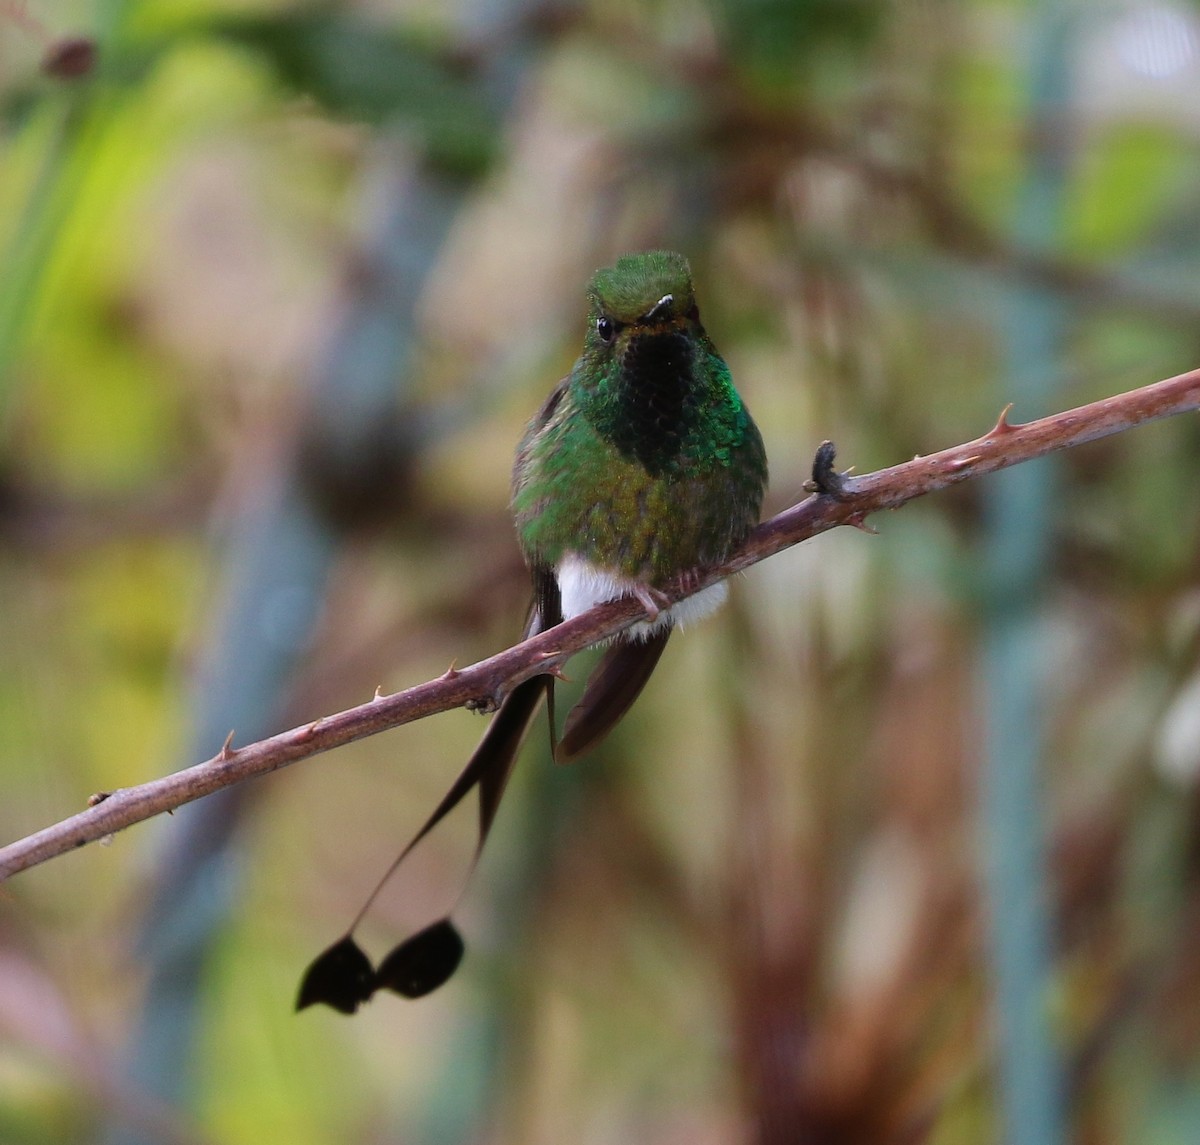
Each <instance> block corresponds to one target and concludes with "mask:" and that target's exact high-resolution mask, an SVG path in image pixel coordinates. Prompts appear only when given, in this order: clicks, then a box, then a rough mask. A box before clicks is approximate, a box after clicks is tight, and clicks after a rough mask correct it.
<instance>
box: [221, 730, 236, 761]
mask: <svg viewBox="0 0 1200 1145" xmlns="http://www.w3.org/2000/svg"><path fill="white" fill-rule="evenodd" d="M236 730H237V729H236V728H230V729H229V734H228V735H227V736H226V737H225V742H224V743H223V744H221V750H220V751H219V752H217V759H219V760H220V761H221V762H222V763H224V762H225V761H226V760H227V759H233V757H234V756H235V755H237V748H236V747H234V746H233V733H234V732H235V731H236Z"/></svg>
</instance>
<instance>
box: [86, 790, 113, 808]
mask: <svg viewBox="0 0 1200 1145" xmlns="http://www.w3.org/2000/svg"><path fill="white" fill-rule="evenodd" d="M110 798H112V792H111V791H94V792H92V794H91V795H89V796H88V797H87V805H88V806H89V807H99V806H100V804H101V803H103V802H104V801H105V800H106V799H110Z"/></svg>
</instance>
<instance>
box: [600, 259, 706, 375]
mask: <svg viewBox="0 0 1200 1145" xmlns="http://www.w3.org/2000/svg"><path fill="white" fill-rule="evenodd" d="M699 330H700V313H699V311H698V310H697V308H696V295H695V291H694V290H693V289H692V272H691V268H690V267H689V266H688V262H687V259H686V258H684V257H683V255H681V254H676V253H675V252H674V251H663V250H655V251H646V252H644V253H642V254H631V255H626V256H625V257H624V258H620V259H618V260H617V261H616V263H615V264H614V265H613V266H609V267H605V268H604V269H603V270H598V271H597V272H596V273H595V275H593V277H592V281H591V284H590V285H589V286H588V332H587V339H586V344H585V348H586V350H587V351H588V352H590V353H591V354H593V355H596V356H597V357H601V358H607V359H610V360H612V359H616V360H618V361H620V360H622V359H624V358H625V356H626V354H627V352H628V351H629V349H630V347H631V346H632V345H633V344H634V343H635V342H638V341H640V340H641V339H644V338H647V337H650V338H655V337H657V336H662V335H666V336H673V337H675V338H678V337H679V336H683V337H685V338H686V337H688V336H689V335H694V334H696V333H698V332H699Z"/></svg>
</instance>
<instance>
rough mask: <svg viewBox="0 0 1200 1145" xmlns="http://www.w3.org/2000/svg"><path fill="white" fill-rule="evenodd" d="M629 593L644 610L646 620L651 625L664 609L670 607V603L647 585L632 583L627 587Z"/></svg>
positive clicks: (656, 590)
mask: <svg viewBox="0 0 1200 1145" xmlns="http://www.w3.org/2000/svg"><path fill="white" fill-rule="evenodd" d="M629 593H630V595H631V596H632V597H634V598H635V599H636V600H637V602H638V604H640V605H641V606H642V607H643V608H644V609H645V610H646V620H647V622H649V623H650V624H653V623H654V622H655V621H656V620H657V619H658V617H659V614H660V613H661V612H662V610H663V609H664V608H670V607H671V601H670V600H669V599H668V598H667V597H666V596H665V595H664V594H663V593H661V592H659V591H658V589H656V588H652V587H651V586H650V585H648V584H638V583H636V582H635V583H634V584H631V585H630V586H629Z"/></svg>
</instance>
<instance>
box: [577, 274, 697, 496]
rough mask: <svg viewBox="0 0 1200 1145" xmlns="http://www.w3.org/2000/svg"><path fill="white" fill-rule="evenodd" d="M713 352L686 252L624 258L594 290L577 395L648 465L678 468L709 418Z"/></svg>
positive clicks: (604, 429)
mask: <svg viewBox="0 0 1200 1145" xmlns="http://www.w3.org/2000/svg"><path fill="white" fill-rule="evenodd" d="M715 353H716V351H715V350H714V349H713V347H712V344H711V343H710V342H709V340H708V336H707V335H706V334H705V332H704V327H703V326H701V325H700V312H699V310H698V309H697V308H696V295H695V292H694V290H693V289H692V275H691V270H690V269H689V267H688V263H687V259H685V258H684V257H683V255H681V254H675V253H674V252H672V251H647V252H645V253H643V254H633V255H626V256H625V257H624V258H621V259H618V260H617V262H616V263H615V264H614V265H613V266H610V267H605V268H604V269H603V270H598V271H597V272H596V273H595V275H594V276H593V277H592V281H591V284H590V285H589V287H588V331H587V337H586V340H585V342H584V350H583V356H582V357H581V358H580V360H579V363H578V365H577V368H576V370H575V371H574V373H573V377H574V379H575V394H576V400H577V401H578V402H579V403H580V405H581V406H582V408H583V409H584V412H585V415H586V416H587V417H588V419H589V420H590V421H591V423H592V424H593V425H594V426H595V427H596V428H597V429H598V430H599V431H600V432H601V434H602V435H603V436H604V437H606V438H607V439H608V440H609V441H611V442H612V444H613V445H614V447H615V448H616V449H617V450H618V451H619V452H620V453H621V454H622V455H624V456H626V457H629V458H632V459H636V460H637V461H638V462H639V463H640V464H641V465H642V466H643V467H644V468H645V469H646V470H647V471H648V472H650V473H652V474H661V473H668V472H674V471H675V470H676V469H677V468H678V466H679V465H680V464H682V458H683V453H684V451H685V447H686V446H687V445H688V443H694V442H696V441H697V440H699V438H698V436H697V435H698V434H699V433H700V431H701V428H702V425H703V423H704V419H705V418H706V417H707V416H708V411H707V410H706V408H705V398H704V397H703V395H704V394H705V393H707V392H709V389H710V383H711V380H712V379H711V374H712V371H713V369H714V366H713V363H712V358H713V355H715Z"/></svg>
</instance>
